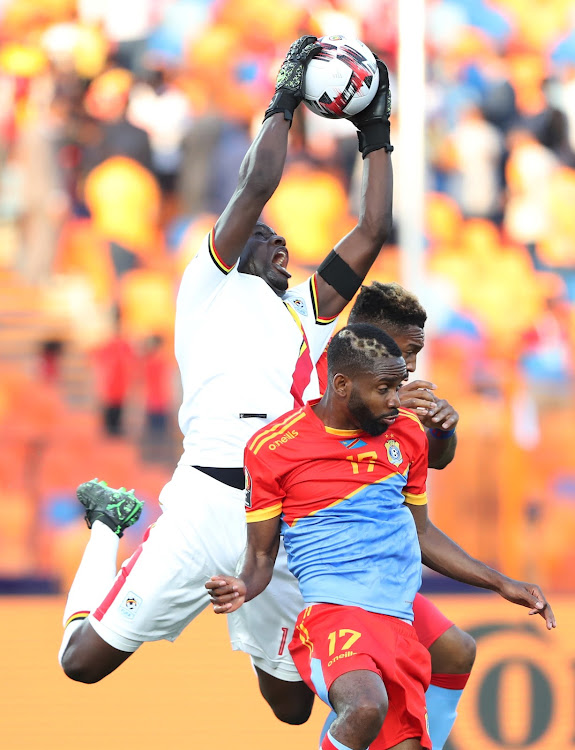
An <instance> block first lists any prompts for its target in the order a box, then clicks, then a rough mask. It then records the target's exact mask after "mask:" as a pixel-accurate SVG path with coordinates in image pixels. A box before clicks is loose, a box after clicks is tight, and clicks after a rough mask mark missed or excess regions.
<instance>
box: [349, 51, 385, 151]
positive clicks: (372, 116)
mask: <svg viewBox="0 0 575 750" xmlns="http://www.w3.org/2000/svg"><path fill="white" fill-rule="evenodd" d="M377 67H378V69H379V86H378V87H377V91H376V94H375V97H374V98H373V101H372V102H371V103H370V104H368V106H367V107H366V108H365V109H362V110H361V112H359V113H358V114H357V115H354V116H353V117H350V118H349V119H350V120H351V121H352V122H353V124H354V125H355V127H356V128H357V129H358V134H357V139H358V141H359V150H360V151H361V155H362V156H363V158H364V159H365V157H366V156H367V155H368V154H369V153H371V152H372V151H377V150H378V149H380V148H384V149H385V150H386V151H393V146H392V145H391V144H390V142H389V134H390V124H389V115H390V114H391V93H390V91H389V73H388V70H387V66H386V65H385V63H383V62H381V60H378V61H377Z"/></svg>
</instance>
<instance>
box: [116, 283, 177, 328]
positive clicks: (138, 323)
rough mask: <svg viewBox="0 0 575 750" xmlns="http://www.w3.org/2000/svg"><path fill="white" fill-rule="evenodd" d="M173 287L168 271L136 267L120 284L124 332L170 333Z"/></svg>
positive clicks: (174, 293) (173, 299) (174, 291)
mask: <svg viewBox="0 0 575 750" xmlns="http://www.w3.org/2000/svg"><path fill="white" fill-rule="evenodd" d="M175 295H176V289H175V284H174V282H173V280H172V277H171V275H170V274H168V273H164V272H161V271H152V270H144V269H137V270H134V271H129V272H127V273H126V274H124V276H123V277H122V280H121V283H120V307H121V311H122V321H123V325H124V326H125V331H126V333H127V335H129V336H133V337H136V338H138V337H141V336H148V335H150V334H160V335H168V336H170V335H171V334H172V332H173V327H174V315H175V311H174V307H175Z"/></svg>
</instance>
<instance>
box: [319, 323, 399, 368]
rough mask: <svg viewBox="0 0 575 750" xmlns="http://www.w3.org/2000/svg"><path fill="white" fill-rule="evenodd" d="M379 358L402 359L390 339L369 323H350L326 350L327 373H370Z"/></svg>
mask: <svg viewBox="0 0 575 750" xmlns="http://www.w3.org/2000/svg"><path fill="white" fill-rule="evenodd" d="M382 357H401V350H400V348H399V347H398V345H397V344H396V343H395V341H394V340H393V339H392V338H391V336H389V335H388V334H387V333H385V331H382V330H381V328H377V327H376V326H373V325H370V324H369V323H352V324H351V325H347V326H345V328H342V329H341V330H340V331H338V332H337V333H336V334H335V336H334V337H333V338H332V340H331V341H330V344H329V346H328V348H327V370H328V374H329V375H330V376H331V375H334V374H335V373H336V372H341V373H342V374H344V375H355V374H357V373H359V372H370V371H371V370H372V369H373V365H374V363H375V362H376V361H377V360H378V359H381V358H382Z"/></svg>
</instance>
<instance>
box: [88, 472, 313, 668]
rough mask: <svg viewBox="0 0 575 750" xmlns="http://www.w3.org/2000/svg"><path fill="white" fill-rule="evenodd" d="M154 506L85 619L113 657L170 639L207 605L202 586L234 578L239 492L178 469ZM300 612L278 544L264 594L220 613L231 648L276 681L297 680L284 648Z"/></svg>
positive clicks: (241, 542) (241, 514)
mask: <svg viewBox="0 0 575 750" xmlns="http://www.w3.org/2000/svg"><path fill="white" fill-rule="evenodd" d="M160 504H161V505H162V514H161V516H160V517H159V518H158V520H157V521H156V523H155V524H154V525H153V526H151V527H150V529H148V531H147V532H146V535H145V536H144V541H143V542H142V543H141V544H140V546H139V547H138V549H137V550H136V551H135V552H134V554H133V555H132V557H130V558H129V560H126V561H125V562H124V563H123V565H122V568H121V570H120V572H119V573H118V576H117V577H116V580H115V582H114V584H113V586H112V588H111V589H110V591H109V593H108V594H107V595H106V597H105V598H104V600H103V602H102V604H101V605H100V606H99V607H98V608H97V609H96V610H95V611H94V612H92V614H91V615H90V618H89V619H90V624H91V625H92V627H93V628H94V630H95V631H96V632H97V633H98V635H99V636H100V637H101V638H103V639H104V640H105V641H106V642H107V643H109V644H110V645H111V646H113V647H114V648H117V649H119V650H121V651H128V652H132V651H135V650H136V649H137V648H138V647H139V646H140V645H141V644H142V643H145V642H147V641H158V640H168V641H173V640H175V639H176V638H177V637H178V635H180V633H181V632H182V630H183V629H184V628H185V627H186V625H188V624H189V623H190V622H191V621H192V620H193V619H194V618H195V617H197V616H198V615H199V614H200V613H201V612H202V611H203V610H204V609H205V608H206V607H207V606H208V605H209V604H210V598H209V595H208V592H207V589H206V588H205V584H206V581H207V580H208V579H209V578H210V577H211V576H213V575H217V574H222V575H234V574H235V572H236V568H237V563H238V559H239V557H240V556H241V554H242V552H243V550H244V548H245V544H246V519H245V504H244V492H243V490H237V489H235V488H233V487H228V486H227V485H226V484H223V483H222V482H219V481H217V480H216V479H213V478H212V477H210V476H207V475H206V474H204V473H203V472H201V471H198V470H197V469H193V468H192V467H191V466H186V465H183V464H180V465H179V466H178V467H177V468H176V470H175V472H174V475H173V477H172V479H171V480H170V481H169V482H168V483H167V484H166V485H165V487H164V488H163V489H162V492H161V494H160ZM302 609H303V602H302V599H301V594H300V592H299V588H298V584H297V581H296V579H295V578H294V577H293V576H292V575H291V573H290V572H289V571H288V570H287V560H286V556H285V550H284V548H283V544H282V545H280V553H279V554H278V561H277V564H276V568H275V569H274V575H273V577H272V581H271V582H270V585H269V586H268V588H267V589H266V590H265V591H264V592H263V593H262V594H261V595H260V596H258V597H257V598H256V599H254V600H253V601H252V602H248V603H247V604H244V606H243V607H241V609H240V610H238V612H235V613H233V614H232V615H228V625H229V629H230V636H231V640H232V646H233V648H234V649H235V650H241V651H245V652H246V653H249V654H250V655H251V656H252V660H253V662H254V664H255V665H256V666H258V667H260V668H261V669H263V670H264V671H265V672H269V673H270V674H274V675H276V676H277V677H279V678H280V679H284V680H290V681H295V680H299V679H301V678H300V677H299V674H298V672H297V670H296V668H295V665H294V663H293V661H292V659H291V656H290V654H289V651H288V644H289V642H290V640H291V637H292V634H293V628H294V625H295V621H296V618H297V616H298V614H299V612H300V611H301V610H302Z"/></svg>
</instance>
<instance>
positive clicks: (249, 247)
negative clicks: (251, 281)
mask: <svg viewBox="0 0 575 750" xmlns="http://www.w3.org/2000/svg"><path fill="white" fill-rule="evenodd" d="M288 263H289V253H288V249H287V247H286V241H285V238H284V237H282V236H281V235H279V234H276V233H275V232H274V230H273V229H272V228H271V227H268V226H267V224H263V223H261V222H258V223H257V224H256V225H255V227H254V231H253V232H252V235H251V237H250V238H249V240H248V241H247V243H246V246H245V247H244V249H243V251H242V254H241V256H240V262H239V264H238V271H239V272H240V273H247V274H250V275H251V276H259V277H260V278H261V279H263V280H264V281H265V282H266V284H268V285H269V286H270V287H271V288H272V289H273V290H274V292H275V293H276V294H277V295H279V296H280V297H281V295H282V294H283V293H284V292H285V291H286V289H287V288H288V280H289V278H290V277H291V274H290V273H289V272H288V270H287V265H288Z"/></svg>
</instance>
